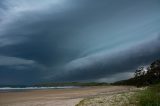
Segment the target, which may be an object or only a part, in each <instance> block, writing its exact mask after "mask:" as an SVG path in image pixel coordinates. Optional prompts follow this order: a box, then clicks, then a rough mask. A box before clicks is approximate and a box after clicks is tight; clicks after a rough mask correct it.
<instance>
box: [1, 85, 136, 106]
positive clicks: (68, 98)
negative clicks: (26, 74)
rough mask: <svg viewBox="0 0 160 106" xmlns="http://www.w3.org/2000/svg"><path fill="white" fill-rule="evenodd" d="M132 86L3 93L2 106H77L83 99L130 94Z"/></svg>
mask: <svg viewBox="0 0 160 106" xmlns="http://www.w3.org/2000/svg"><path fill="white" fill-rule="evenodd" d="M133 88H134V87H130V86H99V87H83V88H72V89H50V90H32V91H24V92H1V93H0V106H75V105H76V104H78V103H79V102H80V101H81V100H82V99H84V98H87V97H92V96H97V95H112V94H115V93H121V92H129V91H130V90H132V89H133Z"/></svg>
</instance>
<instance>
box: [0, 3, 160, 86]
mask: <svg viewBox="0 0 160 106" xmlns="http://www.w3.org/2000/svg"><path fill="white" fill-rule="evenodd" d="M159 12H160V2H159V1H158V0H134V1H128V0H121V1H117V0H102V1H97V0H81V1H79V0H45V1H44V0H34V1H33V0H16V1H15V0H1V1H0V14H1V16H0V84H22V83H24V84H30V83H37V82H46V81H58V82H61V81H106V82H107V81H109V82H112V81H116V80H119V79H123V78H121V77H120V76H122V75H123V76H124V78H128V77H130V76H131V73H133V72H134V70H135V69H136V68H137V67H138V66H140V65H147V64H149V63H151V62H152V61H154V60H155V59H158V58H160V55H159V54H160V46H159V45H160V43H159V42H160V37H159V34H160V14H159ZM125 76H126V77H125Z"/></svg>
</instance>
